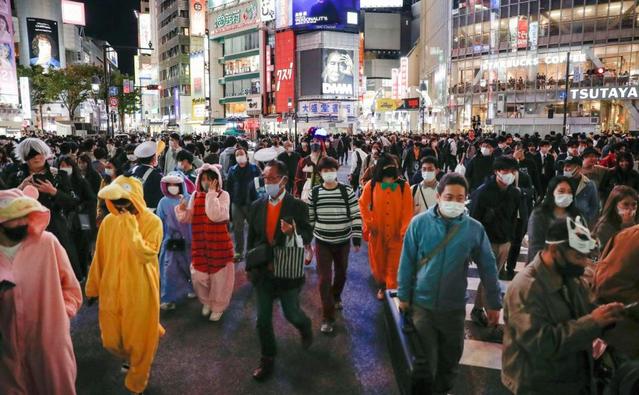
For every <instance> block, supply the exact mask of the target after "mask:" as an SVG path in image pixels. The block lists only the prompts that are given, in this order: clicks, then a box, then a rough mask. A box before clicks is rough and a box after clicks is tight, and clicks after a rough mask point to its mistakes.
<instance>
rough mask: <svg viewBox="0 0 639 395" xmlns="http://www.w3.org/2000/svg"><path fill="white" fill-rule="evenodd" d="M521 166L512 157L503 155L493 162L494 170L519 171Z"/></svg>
mask: <svg viewBox="0 0 639 395" xmlns="http://www.w3.org/2000/svg"><path fill="white" fill-rule="evenodd" d="M517 169H519V166H518V165H517V161H516V160H515V159H514V158H513V157H512V156H507V155H502V156H500V157H498V158H496V159H495V161H494V162H493V170H517Z"/></svg>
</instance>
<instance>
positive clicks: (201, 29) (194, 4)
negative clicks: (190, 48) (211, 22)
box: [189, 0, 206, 36]
mask: <svg viewBox="0 0 639 395" xmlns="http://www.w3.org/2000/svg"><path fill="white" fill-rule="evenodd" d="M189 21H190V23H191V35H192V36H203V35H204V34H206V0H189Z"/></svg>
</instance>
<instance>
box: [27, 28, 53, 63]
mask: <svg viewBox="0 0 639 395" xmlns="http://www.w3.org/2000/svg"><path fill="white" fill-rule="evenodd" d="M27 37H28V39H29V64H30V65H31V66H36V65H38V66H42V67H44V68H45V69H47V70H48V69H49V68H55V69H57V68H60V46H59V45H58V22H56V21H50V20H48V19H39V18H27Z"/></svg>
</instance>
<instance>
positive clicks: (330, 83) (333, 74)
mask: <svg viewBox="0 0 639 395" xmlns="http://www.w3.org/2000/svg"><path fill="white" fill-rule="evenodd" d="M353 56H354V52H353V51H347V50H341V49H324V50H323V56H322V66H323V68H322V94H324V95H337V96H353V95H354V94H355V92H354V84H353V81H354V75H355V74H354V73H355V71H356V70H355V66H354V61H353Z"/></svg>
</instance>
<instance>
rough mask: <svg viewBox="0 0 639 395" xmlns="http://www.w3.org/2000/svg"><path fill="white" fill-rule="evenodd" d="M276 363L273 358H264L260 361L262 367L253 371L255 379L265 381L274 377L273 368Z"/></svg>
mask: <svg viewBox="0 0 639 395" xmlns="http://www.w3.org/2000/svg"><path fill="white" fill-rule="evenodd" d="M274 365H275V361H274V360H273V358H268V357H262V359H260V366H258V367H257V369H255V370H254V371H253V379H255V380H256V381H264V380H266V379H268V378H269V377H271V375H273V367H274Z"/></svg>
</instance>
